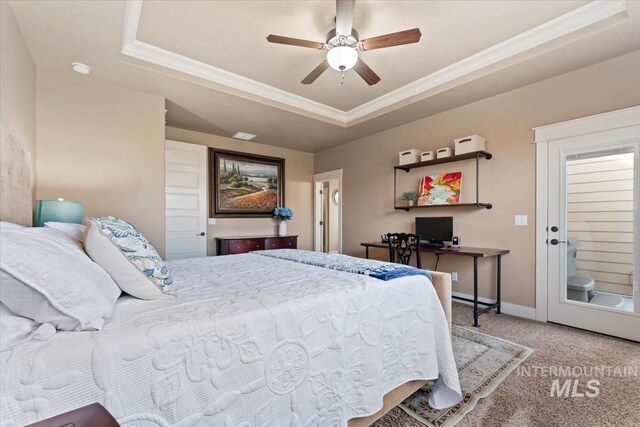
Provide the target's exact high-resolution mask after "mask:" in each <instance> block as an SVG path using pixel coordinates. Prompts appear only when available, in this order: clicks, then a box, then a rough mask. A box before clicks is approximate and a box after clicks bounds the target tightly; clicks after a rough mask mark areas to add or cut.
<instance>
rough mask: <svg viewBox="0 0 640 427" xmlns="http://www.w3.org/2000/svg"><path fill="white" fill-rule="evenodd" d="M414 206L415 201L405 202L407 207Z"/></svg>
mask: <svg viewBox="0 0 640 427" xmlns="http://www.w3.org/2000/svg"><path fill="white" fill-rule="evenodd" d="M415 205H416V201H415V200H407V206H415Z"/></svg>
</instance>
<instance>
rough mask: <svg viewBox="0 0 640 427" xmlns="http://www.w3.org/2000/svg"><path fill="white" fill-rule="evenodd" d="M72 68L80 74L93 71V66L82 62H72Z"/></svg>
mask: <svg viewBox="0 0 640 427" xmlns="http://www.w3.org/2000/svg"><path fill="white" fill-rule="evenodd" d="M71 68H73V71H75V72H76V73H79V74H89V73H90V72H91V67H89V66H88V65H85V64H83V63H81V62H74V63H73V64H71Z"/></svg>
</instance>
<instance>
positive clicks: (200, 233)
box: [196, 231, 205, 236]
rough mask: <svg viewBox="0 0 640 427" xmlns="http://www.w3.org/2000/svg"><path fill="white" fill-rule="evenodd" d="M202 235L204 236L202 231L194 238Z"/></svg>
mask: <svg viewBox="0 0 640 427" xmlns="http://www.w3.org/2000/svg"><path fill="white" fill-rule="evenodd" d="M204 234H205V233H204V231H203V232H201V233H198V234H196V236H204Z"/></svg>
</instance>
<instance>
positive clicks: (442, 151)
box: [436, 147, 453, 159]
mask: <svg viewBox="0 0 640 427" xmlns="http://www.w3.org/2000/svg"><path fill="white" fill-rule="evenodd" d="M450 156H453V148H451V147H444V148H438V149H437V150H436V158H438V159H443V158H445V157H450Z"/></svg>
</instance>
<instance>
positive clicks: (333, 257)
mask: <svg viewBox="0 0 640 427" xmlns="http://www.w3.org/2000/svg"><path fill="white" fill-rule="evenodd" d="M251 253H253V254H256V255H262V256H268V257H272V258H278V259H284V260H287V261H295V262H299V263H302V264H309V265H315V266H316V267H324V268H330V269H332V270H339V271H346V272H347V273H355V274H364V275H365V276H370V277H373V278H376V279H380V280H393V279H397V278H399V277H405V276H427V277H428V278H429V280H432V276H431V273H429V272H428V271H425V270H421V269H419V268H415V267H411V266H408V265H402V264H394V263H391V262H382V261H376V260H372V259H364V258H356V257H352V256H347V255H341V254H327V253H324V252H313V251H304V250H301V249H273V250H268V251H253V252H251Z"/></svg>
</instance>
